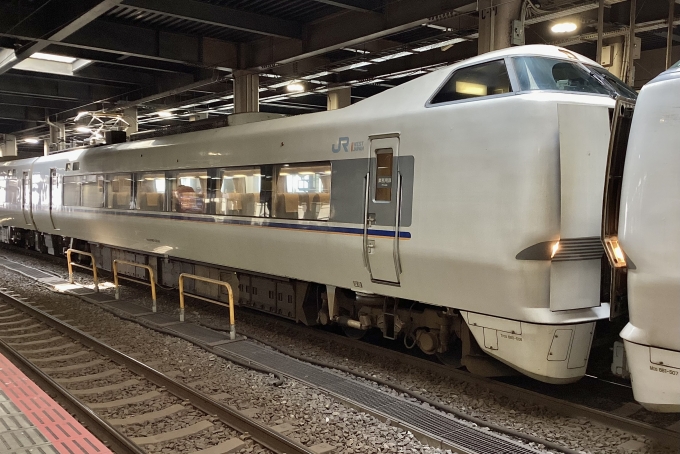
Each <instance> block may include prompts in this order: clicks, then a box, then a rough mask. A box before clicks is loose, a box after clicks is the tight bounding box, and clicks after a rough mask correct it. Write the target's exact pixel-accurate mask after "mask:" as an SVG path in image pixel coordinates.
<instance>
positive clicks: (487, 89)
mask: <svg viewBox="0 0 680 454" xmlns="http://www.w3.org/2000/svg"><path fill="white" fill-rule="evenodd" d="M511 91H512V87H511V85H510V78H509V77H508V70H507V68H506V66H505V61H504V60H495V61H490V62H488V63H482V64H479V65H475V66H469V67H467V68H461V69H459V70H457V71H456V72H454V73H453V75H452V76H451V77H450V78H449V80H448V81H447V82H446V83H445V84H444V86H443V87H442V88H441V89H440V90H439V92H437V94H436V95H435V96H434V98H432V101H431V102H430V104H439V103H443V102H450V101H460V100H463V99H472V98H481V97H485V96H494V95H501V94H504V93H510V92H511Z"/></svg>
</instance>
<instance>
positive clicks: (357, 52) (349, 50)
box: [341, 47, 370, 54]
mask: <svg viewBox="0 0 680 454" xmlns="http://www.w3.org/2000/svg"><path fill="white" fill-rule="evenodd" d="M341 49H342V50H346V51H348V52H354V53H356V54H370V52H369V51H367V50H362V49H352V48H351V47H342V48H341Z"/></svg>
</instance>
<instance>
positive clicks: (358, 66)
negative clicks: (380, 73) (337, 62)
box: [333, 61, 373, 73]
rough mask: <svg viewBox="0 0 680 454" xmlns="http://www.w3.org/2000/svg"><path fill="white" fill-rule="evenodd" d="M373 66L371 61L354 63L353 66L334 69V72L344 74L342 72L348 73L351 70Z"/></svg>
mask: <svg viewBox="0 0 680 454" xmlns="http://www.w3.org/2000/svg"><path fill="white" fill-rule="evenodd" d="M372 64H373V63H371V62H370V61H360V62H359V63H352V64H351V65H347V66H341V67H340V68H335V69H333V72H336V73H339V72H342V71H347V70H350V69H357V68H361V67H362V66H368V65H372Z"/></svg>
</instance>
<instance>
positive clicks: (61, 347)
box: [17, 342, 77, 356]
mask: <svg viewBox="0 0 680 454" xmlns="http://www.w3.org/2000/svg"><path fill="white" fill-rule="evenodd" d="M76 345H77V344H74V343H73V342H68V343H66V344H61V345H55V346H54V347H46V348H38V349H35V350H25V349H23V348H17V350H19V352H20V353H21V354H22V355H29V356H30V355H31V354H34V355H39V354H41V353H49V352H56V351H59V350H64V349H65V348H71V347H75V346H76Z"/></svg>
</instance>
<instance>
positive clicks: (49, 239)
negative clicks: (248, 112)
mask: <svg viewBox="0 0 680 454" xmlns="http://www.w3.org/2000/svg"><path fill="white" fill-rule="evenodd" d="M522 59H524V60H522ZM527 59H529V60H527ZM531 59H549V60H550V61H551V62H552V63H550V65H552V66H551V68H553V72H555V71H557V70H556V69H555V68H558V69H559V70H561V69H564V70H566V71H581V69H583V68H585V66H583V65H588V67H589V68H596V69H598V70H602V68H600V67H599V65H597V64H596V63H595V62H592V61H590V60H588V59H586V58H584V57H582V56H579V55H576V54H573V53H571V52H569V51H566V50H564V49H560V48H556V47H550V46H525V47H518V48H512V49H506V50H502V51H497V52H492V53H489V54H485V55H482V56H478V57H475V58H473V59H471V60H467V61H464V62H460V63H458V64H455V65H453V66H451V67H448V68H445V69H443V70H439V71H436V72H433V73H430V74H427V75H425V76H422V77H420V78H418V79H416V80H413V81H411V82H408V83H406V84H403V85H401V86H398V87H396V88H393V89H391V90H388V91H386V92H384V93H382V94H379V95H377V96H374V97H372V98H369V99H366V100H364V101H362V102H360V103H358V104H354V105H352V106H350V107H347V108H344V109H341V110H337V111H329V112H322V113H314V114H309V115H302V116H295V117H286V118H280V119H274V120H268V121H259V122H252V123H248V124H243V125H239V126H229V127H225V128H219V129H214V130H208V131H201V132H193V133H187V134H181V135H176V136H169V137H163V138H154V139H149V140H140V141H134V142H128V143H123V144H118V145H111V146H103V147H94V148H89V149H76V150H72V151H67V152H63V153H58V154H53V155H50V156H46V157H41V158H36V159H24V160H19V161H9V162H3V163H0V181H4V186H3V188H2V189H1V190H4V191H5V195H6V197H5V199H6V200H4V203H2V204H1V205H0V223H1V224H0V225H1V226H2V227H1V228H0V231H1V232H2V235H3V237H2V239H3V240H4V241H11V242H20V241H23V242H25V243H26V244H30V245H31V246H34V247H36V248H43V249H49V250H50V251H51V252H55V251H56V252H55V253H58V252H59V251H58V250H57V249H59V248H60V247H62V246H63V245H62V246H58V245H59V241H60V239H63V238H67V239H77V240H80V241H82V242H85V243H87V244H89V245H90V247H91V249H92V251H93V252H94V253H95V255H96V256H97V257H98V259H97V260H98V262H99V266H101V267H104V268H110V261H111V259H112V258H115V257H127V258H132V259H134V260H137V261H140V262H144V263H149V264H151V265H152V266H153V267H155V268H157V271H158V272H157V275H158V276H159V277H158V280H159V281H162V283H164V284H166V285H175V286H176V285H177V281H176V279H177V274H178V273H179V272H182V271H186V270H191V271H194V272H195V273H197V274H201V273H202V274H206V275H210V276H212V277H221V278H223V279H238V283H239V284H240V285H239V289H240V301H241V304H245V305H251V306H254V307H256V308H259V309H263V310H268V311H272V312H277V313H279V314H281V315H283V316H286V317H288V318H291V319H293V320H297V321H301V322H304V323H308V324H314V323H331V322H338V323H342V324H344V325H346V326H348V327H351V328H353V329H355V330H364V329H367V328H370V327H378V328H380V329H382V330H383V333H384V335H385V336H386V337H392V338H396V337H397V336H400V335H403V336H406V342H407V343H409V344H413V345H415V344H417V345H418V346H419V347H420V348H421V349H423V351H425V352H427V353H439V354H444V353H445V352H446V351H447V349H448V350H451V349H454V348H456V349H460V351H458V353H457V355H458V357H459V358H460V359H461V361H462V364H464V365H466V366H467V367H468V368H470V369H471V370H473V371H475V370H476V371H480V372H481V373H484V370H483V369H484V367H485V366H484V364H486V363H484V361H485V358H489V357H492V358H495V360H498V361H499V362H500V363H504V364H505V365H506V366H510V367H512V368H514V369H516V370H517V371H520V372H521V373H523V374H526V375H529V376H531V377H534V378H536V379H539V380H542V381H546V382H550V383H568V382H573V381H576V380H578V379H579V378H580V377H582V376H583V375H584V373H585V370H586V365H587V362H588V358H589V353H590V349H591V342H592V339H593V333H594V329H595V324H596V322H597V321H598V320H602V319H606V318H607V317H608V316H609V305H608V304H607V303H603V302H602V300H603V298H602V297H601V274H602V273H601V267H602V266H603V265H602V257H603V248H602V245H601V243H600V241H599V233H600V220H601V215H602V187H603V180H604V170H605V166H606V160H607V144H608V141H609V136H610V123H609V113H610V110H611V109H612V108H613V107H614V100H613V97H612V96H610V95H609V94H607V93H606V92H603V91H602V90H600V89H595V88H592V90H595V91H599V92H580V91H581V88H580V85H578V84H580V83H581V82H579V81H580V79H578V78H576V79H573V80H572V79H569V77H570V76H564V77H565V79H564V80H560V81H557V80H555V81H554V82H555V83H557V84H558V85H556V86H555V87H553V88H559V89H550V88H546V89H541V88H540V84H539V83H538V82H536V80H534V79H535V77H533V76H531V75H529V76H528V78H527V70H526V69H524V70H523V71H524V72H522V71H521V70H520V68H519V66H520V65H521V64H523V65H530V64H532V61H533V60H531ZM537 61H538V62H539V63H541V62H544V60H537ZM545 61H548V60H545ZM487 64H493V65H495V66H496V69H494V71H496V72H495V73H494V74H495V75H494V76H493V77H497V78H498V77H501V78H505V77H507V79H508V84H507V87H503V86H500V87H498V86H496V87H495V88H494V87H491V85H493V83H488V84H486V85H484V83H477V82H474V80H475V79H474V77H472V76H474V75H475V74H476V71H477V70H478V69H479V68H483V69H484V71H486V69H485V68H487V66H484V65H487ZM471 68H472V70H470V69H471ZM498 68H500V69H498ZM574 68H581V69H574ZM499 71H500V72H499ZM503 71H506V73H503ZM602 71H604V70H602ZM482 72H483V71H482ZM587 73H588V71H586V72H585V74H587ZM466 74H467V76H470V74H472V76H470V77H471V78H470V77H468V78H467V79H466V78H465V77H463V76H464V75H466ZM484 74H487V73H484ZM498 74H501V76H498ZM569 74H571V73H569ZM487 75H488V74H487ZM467 76H466V77H467ZM480 77H486V76H485V75H482V76H480ZM559 77H562V76H559ZM584 77H586V76H584ZM456 78H458V79H456ZM522 78H524V79H523V80H524V82H522V80H520V79H522ZM555 78H556V79H557V78H558V76H557V75H555ZM454 79H455V84H456V85H455V86H454V88H451V87H452V86H453V85H452V83H453V82H451V81H452V80H454ZM470 80H472V82H470ZM574 80H576V81H577V82H574ZM572 83H574V84H575V85H574V87H568V86H569V85H570V84H572ZM584 83H585V82H584ZM587 83H588V84H595V80H594V79H593V80H589V81H587ZM522 84H524V85H522ZM527 84H528V85H527ZM565 84H566V85H565ZM593 86H594V85H593ZM446 87H449V88H448V89H447V88H446ZM565 87H567V88H572V89H570V90H565V89H564V88H565ZM446 90H449V91H451V90H453V91H460V92H461V93H464V94H467V95H469V96H468V98H469V99H457V100H448V101H447V100H446V99H447V98H446V97H444V98H443V99H444V101H443V102H438V99H439V98H438V97H439V96H443V95H441V94H440V93H441V92H442V91H446ZM479 90H485V91H484V92H483V94H486V95H487V96H478V95H480V92H479ZM486 90H489V91H486ZM386 156H387V157H386ZM289 168H290V169H297V170H296V172H298V173H297V174H296V175H297V176H296V177H295V179H294V180H290V179H287V178H284V179H282V177H284V176H286V177H288V176H290V175H289V171H288V170H287V169H289ZM192 169H213V170H209V171H208V172H207V173H202V172H199V173H200V175H201V176H200V178H206V179H207V180H211V179H215V180H216V181H218V182H217V183H215V184H213V186H212V190H209V192H208V193H206V196H205V197H204V198H202V199H201V200H200V201H199V202H198V203H197V202H196V199H195V198H194V199H190V200H189V202H187V203H188V204H189V205H191V206H192V207H193V209H185V208H182V206H180V205H181V203H180V202H178V200H177V199H178V197H179V195H180V194H179V191H177V190H175V192H174V193H173V192H172V191H173V190H172V189H170V188H171V186H172V185H173V184H174V185H175V186H172V187H174V188H177V185H178V184H180V183H179V182H177V180H178V179H179V180H181V179H182V178H183V177H182V176H181V175H180V174H179V173H177V172H183V171H190V170H192ZM214 169H221V170H219V171H218V170H214ZM224 169H226V170H224ZM300 169H303V170H300ZM304 169H307V170H304ZM146 172H151V173H153V172H156V173H159V172H162V173H164V175H165V177H166V178H165V182H164V183H163V184H159V186H158V187H157V188H156V190H158V191H165V195H163V194H161V195H160V196H159V197H158V198H154V197H146V198H145V199H144V200H142V199H140V197H139V195H140V194H139V192H140V191H143V190H146V189H142V188H144V184H145V183H144V182H143V180H144V179H145V178H148V179H149V180H153V179H154V178H155V177H153V176H152V177H146V176H145V175H150V174H148V173H146ZM225 172H226V173H225ZM246 174H247V175H250V176H251V177H255V178H261V179H262V180H261V181H260V183H257V184H258V185H259V193H258V189H252V188H251V189H250V190H249V189H248V188H247V187H246V188H245V189H243V188H241V190H240V192H241V193H242V194H241V195H240V196H239V197H238V198H234V197H232V196H229V195H226V194H228V193H231V192H234V193H235V192H239V191H238V190H237V189H235V188H236V186H233V185H232V186H229V187H227V185H226V183H225V181H226V180H225V179H228V178H232V179H233V178H243V177H244V175H246ZM311 174H314V177H313V179H314V182H312V180H311V179H310V178H312V177H309V178H307V177H305V176H304V175H311ZM116 175H118V176H117V177H116ZM121 175H123V177H125V178H127V180H128V181H129V180H135V181H134V182H133V184H132V189H130V191H131V193H129V194H128V193H127V189H126V190H125V191H123V193H122V196H121V186H120V185H121V184H125V183H118V188H117V187H116V185H115V184H113V183H112V179H113V178H114V177H115V178H118V179H119V181H123V180H124V179H125V178H119V177H120V176H121ZM225 175H226V176H225ZM88 176H89V177H88ZM98 176H102V178H101V179H98V178H99V177H98ZM76 177H80V178H81V180H78V178H76ZM88 178H89V180H88ZM267 179H268V180H267ZM78 181H80V183H78ZM88 181H89V183H88ZM95 181H97V182H98V183H96V185H95V186H93V182H95ZM99 181H101V183H99ZM67 182H68V184H67ZM173 182H174V183H173ZM312 183H313V184H312ZM73 184H81V185H83V188H84V187H85V186H88V185H89V186H88V187H89V188H90V189H89V191H94V189H93V187H94V188H98V189H97V191H98V192H101V194H99V195H97V194H94V193H88V194H85V193H84V192H83V193H81V195H80V199H79V200H80V202H78V201H74V200H73V197H74V196H73V195H72V194H66V192H65V191H70V189H65V188H64V187H65V186H68V185H73ZM192 184H193V183H192ZM12 185H14V186H12ZM164 185H167V187H165V189H163V188H161V187H160V186H164ZM187 185H188V180H187ZM182 186H185V185H184V183H182ZM246 186H247V185H246ZM293 186H294V187H293ZM329 186H330V191H328V187H329ZM11 187H15V189H12V190H14V191H15V194H14V196H13V197H14V198H12V197H10V196H8V195H7V194H9V192H8V191H10V189H11ZM16 191H18V192H16ZM83 191H85V189H83ZM230 191H231V192H230ZM135 193H137V194H135ZM248 194H251V195H252V197H251V198H250V199H248ZM325 194H327V195H325ZM666 194H668V192H667V193H666ZM114 195H115V196H116V197H117V199H116V200H115V201H114V200H113V196H114ZM65 197H67V198H69V199H70V200H69V201H67V200H66V199H65ZM98 197H99V199H98ZM125 197H127V200H123V201H121V198H123V199H124V198H125ZM192 197H193V196H192ZM92 198H93V199H92ZM199 198H200V197H199ZM85 199H88V200H90V199H92V200H99V202H97V203H99V206H82V205H83V204H85V205H88V204H90V203H89V202H84V200H85ZM192 200H193V202H192ZM8 201H9V202H8ZM0 202H3V198H2V193H0ZM78 203H80V205H78ZM97 203H95V204H94V205H96V204H97ZM225 204H228V205H229V206H226V205H225ZM74 205H75V206H74ZM159 205H160V206H162V207H164V208H163V209H158V207H159ZM209 206H212V208H206V207H209ZM220 207H221V208H220ZM247 207H249V208H247ZM225 210H226V211H225ZM218 211H219V212H220V213H222V214H216V213H217V212H218ZM310 213H311V214H310ZM641 265H642V263H641ZM667 271H668V270H667ZM130 272H131V273H132V271H130ZM234 273H236V274H234ZM669 288H670V287H669ZM673 288H675V287H673ZM195 292H196V293H204V294H211V292H213V290H212V289H209V288H199V286H197V287H196V289H195ZM315 292H316V295H317V298H316V300H315V299H314V298H313V297H312V296H313V295H312V294H314V293H315ZM310 295H311V296H310ZM212 296H213V297H215V298H223V295H221V294H217V293H213V294H212ZM675 307H677V306H675ZM674 326H676V325H674ZM661 331H662V330H659V332H661ZM457 341H458V343H456V342H457ZM667 341H669V339H665V340H664V342H667ZM454 345H457V347H452V346H454ZM655 345H656V344H655ZM658 345H667V344H664V343H660V344H658ZM668 346H669V347H673V348H676V347H677V345H676V344H668ZM676 350H677V348H676ZM487 355H488V356H487ZM480 361H481V363H480ZM499 362H496V363H497V364H500V363H499ZM480 364H482V365H481V366H480ZM506 366H504V367H506ZM489 373H493V372H489Z"/></svg>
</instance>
